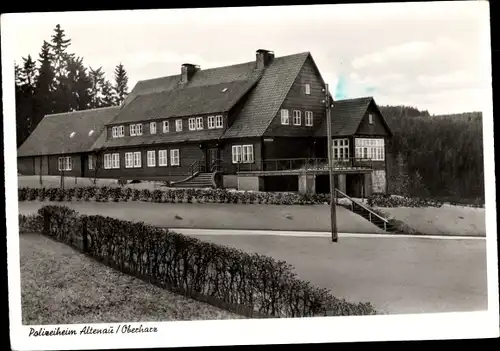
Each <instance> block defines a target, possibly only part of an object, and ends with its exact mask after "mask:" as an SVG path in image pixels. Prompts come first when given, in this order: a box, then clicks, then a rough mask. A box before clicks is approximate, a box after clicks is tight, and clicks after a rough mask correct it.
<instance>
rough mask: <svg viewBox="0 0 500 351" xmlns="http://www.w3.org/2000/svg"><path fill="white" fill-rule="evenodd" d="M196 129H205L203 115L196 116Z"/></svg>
mask: <svg viewBox="0 0 500 351" xmlns="http://www.w3.org/2000/svg"><path fill="white" fill-rule="evenodd" d="M196 129H197V130H202V129H203V117H196Z"/></svg>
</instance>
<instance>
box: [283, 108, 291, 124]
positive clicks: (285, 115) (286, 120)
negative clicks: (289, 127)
mask: <svg viewBox="0 0 500 351" xmlns="http://www.w3.org/2000/svg"><path fill="white" fill-rule="evenodd" d="M281 124H290V117H289V116H288V110H285V109H282V110H281Z"/></svg>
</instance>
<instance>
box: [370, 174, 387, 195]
mask: <svg viewBox="0 0 500 351" xmlns="http://www.w3.org/2000/svg"><path fill="white" fill-rule="evenodd" d="M372 191H373V192H374V193H386V174H385V170H374V171H373V172H372Z"/></svg>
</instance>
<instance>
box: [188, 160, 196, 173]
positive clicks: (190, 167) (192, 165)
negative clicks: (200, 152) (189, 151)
mask: <svg viewBox="0 0 500 351" xmlns="http://www.w3.org/2000/svg"><path fill="white" fill-rule="evenodd" d="M197 164H198V160H196V161H194V162H193V163H191V164H190V165H189V167H188V172H190V173H191V175H193V174H195V173H196V171H198V169H197V170H196V171H195V166H196V165H197Z"/></svg>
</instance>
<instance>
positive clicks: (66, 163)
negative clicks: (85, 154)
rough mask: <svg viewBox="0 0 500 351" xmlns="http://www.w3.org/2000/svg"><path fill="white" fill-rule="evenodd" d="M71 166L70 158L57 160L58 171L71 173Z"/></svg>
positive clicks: (65, 157)
mask: <svg viewBox="0 0 500 351" xmlns="http://www.w3.org/2000/svg"><path fill="white" fill-rule="evenodd" d="M72 167H73V164H72V162H71V156H64V157H59V159H58V169H59V171H71V169H72Z"/></svg>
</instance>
